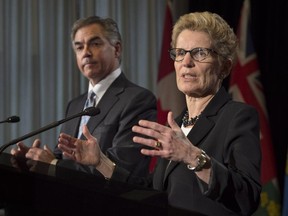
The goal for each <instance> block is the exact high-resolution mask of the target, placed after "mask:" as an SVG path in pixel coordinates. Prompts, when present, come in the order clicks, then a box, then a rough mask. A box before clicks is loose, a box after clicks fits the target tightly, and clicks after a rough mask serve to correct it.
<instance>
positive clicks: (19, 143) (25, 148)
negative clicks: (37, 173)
mask: <svg viewBox="0 0 288 216" xmlns="http://www.w3.org/2000/svg"><path fill="white" fill-rule="evenodd" d="M17 147H18V150H19V151H28V150H29V147H27V146H26V145H25V144H24V143H23V142H18V143H17Z"/></svg>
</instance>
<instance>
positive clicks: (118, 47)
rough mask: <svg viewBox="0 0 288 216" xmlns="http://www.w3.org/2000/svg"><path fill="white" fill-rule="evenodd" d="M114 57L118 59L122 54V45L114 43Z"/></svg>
mask: <svg viewBox="0 0 288 216" xmlns="http://www.w3.org/2000/svg"><path fill="white" fill-rule="evenodd" d="M114 47H115V56H116V57H117V58H120V55H121V52H122V45H121V43H120V42H116V43H115V45H114Z"/></svg>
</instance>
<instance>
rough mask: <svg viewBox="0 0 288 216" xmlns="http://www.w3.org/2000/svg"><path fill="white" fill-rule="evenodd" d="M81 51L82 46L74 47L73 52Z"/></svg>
mask: <svg viewBox="0 0 288 216" xmlns="http://www.w3.org/2000/svg"><path fill="white" fill-rule="evenodd" d="M82 49H83V47H82V46H75V50H76V51H81V50H82Z"/></svg>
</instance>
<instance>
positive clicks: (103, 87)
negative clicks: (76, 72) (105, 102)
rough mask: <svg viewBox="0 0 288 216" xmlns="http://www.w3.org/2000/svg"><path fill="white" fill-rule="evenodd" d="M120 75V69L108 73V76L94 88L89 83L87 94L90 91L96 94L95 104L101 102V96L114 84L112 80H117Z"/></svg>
mask: <svg viewBox="0 0 288 216" xmlns="http://www.w3.org/2000/svg"><path fill="white" fill-rule="evenodd" d="M120 74H121V69H120V67H119V68H117V69H116V70H115V71H113V72H112V73H110V74H109V75H108V76H106V77H105V78H104V79H103V80H101V81H100V82H98V83H97V84H96V85H95V86H93V85H92V84H91V83H90V82H89V88H88V92H90V91H91V90H92V91H93V92H94V93H95V94H96V104H98V102H99V101H100V100H101V98H102V96H103V95H104V94H105V92H106V91H107V89H108V88H109V87H110V85H111V84H112V83H113V82H114V80H116V79H117V77H118V76H119V75H120Z"/></svg>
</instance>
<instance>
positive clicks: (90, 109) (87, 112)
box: [83, 107, 100, 116]
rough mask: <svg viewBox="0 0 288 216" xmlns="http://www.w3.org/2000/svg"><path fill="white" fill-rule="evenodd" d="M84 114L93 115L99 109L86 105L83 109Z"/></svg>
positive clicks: (96, 113)
mask: <svg viewBox="0 0 288 216" xmlns="http://www.w3.org/2000/svg"><path fill="white" fill-rule="evenodd" d="M83 113H84V115H88V116H95V115H98V114H99V113H100V109H99V108H96V107H88V108H86V109H85V110H84V111H83Z"/></svg>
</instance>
